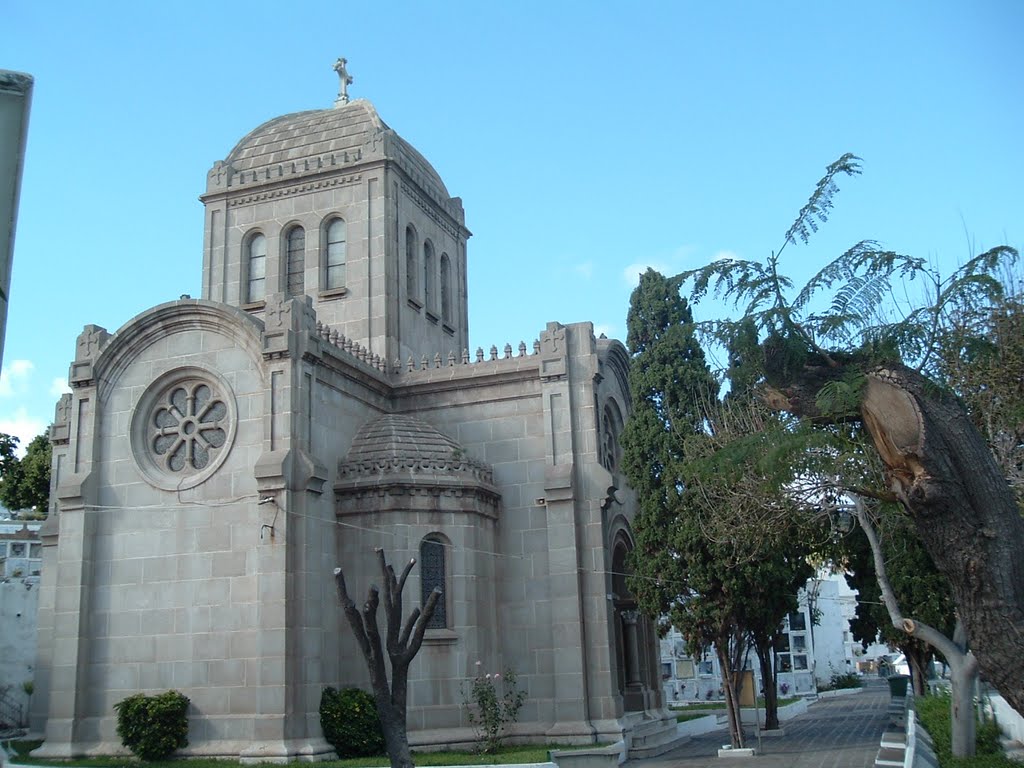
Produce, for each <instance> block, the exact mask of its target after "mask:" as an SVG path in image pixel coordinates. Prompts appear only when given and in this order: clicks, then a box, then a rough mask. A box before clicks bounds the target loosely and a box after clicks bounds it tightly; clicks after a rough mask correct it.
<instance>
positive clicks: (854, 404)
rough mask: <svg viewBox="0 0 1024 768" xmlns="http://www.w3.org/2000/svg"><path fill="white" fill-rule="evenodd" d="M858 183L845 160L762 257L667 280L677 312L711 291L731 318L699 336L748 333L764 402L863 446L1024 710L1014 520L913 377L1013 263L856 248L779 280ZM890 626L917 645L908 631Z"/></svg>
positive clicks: (1020, 524) (941, 403)
mask: <svg viewBox="0 0 1024 768" xmlns="http://www.w3.org/2000/svg"><path fill="white" fill-rule="evenodd" d="M859 173H860V163H859V159H858V158H856V157H855V156H853V155H844V156H843V157H841V158H840V159H839V160H837V161H836V162H835V163H833V164H832V165H830V166H829V167H828V168H827V169H826V173H825V175H824V177H823V178H822V179H821V180H820V181H819V182H818V185H817V186H816V188H815V190H814V192H813V194H812V195H811V197H810V199H809V201H808V203H807V204H806V205H805V206H804V207H803V208H802V209H801V211H800V213H799V214H798V216H797V218H796V220H795V221H794V223H793V225H792V226H791V227H790V228H789V230H788V231H787V232H786V235H785V238H784V243H783V247H782V248H780V249H779V251H777V252H775V253H773V254H772V255H771V256H770V257H769V258H768V259H767V260H765V261H763V262H761V261H745V260H732V261H729V262H715V263H712V264H709V265H707V266H705V267H703V268H700V269H697V270H692V271H689V272H686V273H683V274H682V275H680V276H678V277H679V278H681V279H682V280H683V282H684V284H689V285H690V299H691V301H698V302H699V301H700V300H702V299H703V298H705V297H706V296H707V295H708V294H709V293H711V294H715V295H719V296H722V297H724V298H726V299H727V300H731V301H733V302H735V303H736V304H737V305H738V306H741V307H742V308H743V315H742V317H741V318H739V319H738V320H732V321H719V322H717V323H716V324H715V326H714V328H710V329H709V330H712V331H713V332H714V333H715V334H716V336H717V337H718V338H719V339H720V340H722V341H727V340H728V338H730V337H731V336H732V335H734V334H735V333H737V332H738V330H739V329H740V328H741V327H742V326H744V325H746V324H749V323H753V325H754V327H755V328H756V329H757V331H758V337H759V339H760V340H761V344H760V349H761V361H762V362H761V364H762V369H761V370H762V392H763V394H764V397H765V399H766V401H767V402H768V403H770V404H771V405H772V406H773V407H774V408H776V409H779V410H783V411H787V412H789V413H790V414H793V415H794V416H796V417H799V418H802V419H805V420H807V421H808V423H811V424H813V425H817V426H819V427H821V428H825V429H827V428H829V425H837V424H839V425H854V426H855V427H856V428H858V429H860V430H863V432H864V434H866V435H867V436H868V437H869V438H870V443H871V444H872V445H873V446H874V454H875V457H876V458H877V459H878V460H880V461H881V464H882V466H883V467H884V471H885V475H886V483H885V485H884V486H883V487H884V488H885V489H886V490H885V491H884V492H882V493H878V494H876V495H877V496H879V497H882V498H884V499H885V500H888V501H897V502H898V503H900V504H901V505H902V507H903V508H904V510H905V511H906V513H907V515H908V517H909V518H910V520H911V521H912V522H913V524H914V528H915V530H916V532H917V535H918V537H919V538H920V540H921V542H922V544H923V545H924V547H925V549H926V550H927V552H928V553H929V555H930V556H931V557H932V559H933V561H934V562H935V565H936V567H937V568H938V569H939V571H940V572H942V573H943V575H944V576H945V577H946V578H947V579H948V581H949V583H950V585H951V588H952V590H953V594H954V598H955V602H956V605H957V609H958V612H959V615H960V617H961V618H962V620H963V622H964V625H965V627H966V629H967V632H968V635H969V637H970V640H971V646H972V647H973V648H974V651H975V653H976V654H977V658H978V659H979V660H980V662H981V665H982V668H983V669H984V671H985V674H986V676H987V677H988V679H989V680H990V681H991V682H992V683H993V685H994V686H995V687H996V688H997V689H998V690H999V691H1000V693H1002V694H1003V696H1005V697H1006V699H1007V701H1009V702H1010V704H1011V705H1012V706H1013V707H1014V708H1015V709H1017V710H1018V711H1021V712H1024V666H1022V665H1021V664H1020V663H1019V659H1020V658H1021V657H1022V656H1024V566H1022V565H1021V564H1022V563H1024V519H1022V518H1021V516H1020V514H1019V510H1018V506H1017V502H1016V499H1015V497H1014V494H1013V492H1012V490H1011V489H1010V486H1009V485H1008V483H1007V481H1006V479H1005V476H1004V473H1003V471H1002V469H1001V468H1000V466H999V465H998V464H997V463H996V461H995V460H994V459H993V457H992V454H991V452H990V451H989V447H988V445H987V443H986V441H985V439H984V437H983V436H982V435H981V434H980V433H979V432H978V430H977V428H976V427H975V426H974V424H973V423H972V422H971V420H970V419H969V418H968V416H967V414H966V412H965V411H964V408H963V406H962V404H961V402H960V401H959V400H958V399H957V397H956V396H955V395H954V394H953V393H952V392H950V391H949V390H948V389H944V388H943V387H941V386H940V385H939V383H938V382H936V381H934V380H933V379H932V378H929V377H928V375H927V373H928V372H929V371H930V370H932V367H933V365H934V361H935V359H936V355H937V352H938V350H939V347H940V344H941V339H942V335H943V334H944V333H945V331H946V329H948V327H949V321H950V318H951V317H953V316H955V315H956V314H957V313H962V312H965V311H967V310H970V311H972V312H973V311H975V310H977V311H979V312H983V311H984V309H985V308H987V307H992V306H993V305H994V304H995V303H997V302H998V301H999V300H1000V299H1001V297H1002V296H1003V295H1004V289H1003V284H1002V282H1001V281H1000V280H999V279H998V277H997V275H998V274H999V272H1000V270H1001V269H1004V268H1005V266H1006V265H1007V264H1010V263H1013V262H1014V261H1015V259H1016V257H1017V254H1016V251H1014V250H1013V249H1012V248H1008V247H1005V246H1002V247H998V248H994V249H992V250H990V251H987V252H985V253H983V254H980V255H978V256H975V257H974V258H972V259H970V260H969V261H968V262H967V263H965V264H964V265H962V266H961V267H960V268H958V269H957V270H956V271H954V272H953V273H952V274H950V275H949V276H942V275H940V274H939V273H937V272H935V271H934V270H932V269H930V268H929V267H928V266H927V264H926V263H925V262H924V261H923V260H921V259H917V258H912V257H908V256H904V255H901V254H898V253H895V252H892V251H887V250H884V249H882V248H880V247H879V246H878V244H877V243H874V242H872V241H862V242H860V243H857V244H856V245H854V246H853V247H852V248H850V249H849V250H848V251H847V252H846V253H844V254H842V255H841V256H839V257H838V258H837V259H835V260H834V261H832V262H830V263H829V264H828V265H826V266H825V267H824V268H823V269H822V270H821V271H820V272H818V274H816V275H815V276H814V277H812V278H811V280H810V281H809V282H808V283H807V284H806V285H805V286H804V287H803V288H802V289H800V290H799V291H796V290H794V287H793V282H792V280H791V279H789V278H788V277H786V276H785V275H784V274H782V272H781V271H780V257H781V255H782V253H783V252H784V251H785V248H786V247H787V246H788V245H790V244H794V243H796V242H797V241H798V240H800V241H803V242H805V243H806V242H807V241H808V239H809V237H810V236H811V234H812V233H813V231H815V230H816V228H817V226H818V225H819V224H820V223H822V222H824V221H825V220H826V219H827V217H828V213H829V210H830V209H831V207H832V202H833V198H834V196H835V194H836V192H837V191H838V187H837V180H838V179H839V178H841V177H843V176H852V175H856V174H859ZM912 280H918V281H920V282H921V283H922V285H923V292H924V293H925V294H926V295H927V297H928V298H927V300H925V301H923V302H921V303H920V304H918V305H914V306H907V307H902V308H900V309H901V316H900V317H899V318H898V319H897V320H895V321H894V320H891V319H889V318H885V317H881V316H880V313H879V309H880V307H882V306H885V304H886V301H887V300H890V299H891V297H892V292H891V289H892V286H893V283H894V282H895V281H903V282H908V281H912ZM823 296H824V297H826V298H824V299H823ZM904 628H905V629H906V630H907V631H908V632H909V633H911V634H915V633H916V636H918V637H922V633H923V634H927V631H926V629H927V628H926V627H925V625H923V624H922V623H917V622H907V623H905V624H904Z"/></svg>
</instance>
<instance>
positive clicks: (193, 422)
mask: <svg viewBox="0 0 1024 768" xmlns="http://www.w3.org/2000/svg"><path fill="white" fill-rule="evenodd" d="M237 424H238V414H237V411H236V409H235V398H234V395H233V394H232V392H231V388H230V387H229V386H228V384H227V382H225V381H224V380H223V379H222V378H221V377H220V376H218V375H216V374H214V373H212V372H210V371H206V370H203V369H200V368H178V369H176V370H174V371H170V372H168V373H167V374H165V375H163V376H161V377H160V378H159V379H157V380H156V381H155V382H153V383H152V384H151V385H150V386H149V387H148V388H147V389H146V391H145V393H144V394H143V395H142V397H141V398H140V399H139V403H138V405H137V406H135V413H134V414H133V415H132V428H131V435H132V455H133V456H134V457H135V463H136V465H138V467H139V470H140V471H141V472H142V474H143V475H145V477H146V479H147V480H148V481H149V482H150V483H151V484H152V485H155V486H156V487H157V488H163V489H164V490H166V491H178V490H184V489H186V488H194V487H195V486H197V485H199V484H200V483H202V482H203V481H204V480H206V479H207V478H208V477H209V476H210V475H212V474H213V473H214V472H216V471H217V468H218V467H219V466H220V465H221V464H222V463H224V459H226V458H227V455H228V453H229V452H230V451H231V446H232V444H233V443H234V440H235V429H236V426H237Z"/></svg>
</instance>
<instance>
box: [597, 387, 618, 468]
mask: <svg viewBox="0 0 1024 768" xmlns="http://www.w3.org/2000/svg"><path fill="white" fill-rule="evenodd" d="M621 434H622V415H621V413H620V412H619V406H618V405H616V404H615V401H614V400H609V401H608V402H607V403H606V404H605V406H604V415H603V418H602V420H601V444H600V447H599V455H600V460H601V466H603V467H604V468H605V469H607V470H608V471H609V472H613V473H614V472H617V471H618V469H619V459H620V458H621V453H622V448H621V446H620V445H619V440H620V435H621Z"/></svg>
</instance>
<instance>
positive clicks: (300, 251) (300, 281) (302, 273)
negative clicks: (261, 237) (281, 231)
mask: <svg viewBox="0 0 1024 768" xmlns="http://www.w3.org/2000/svg"><path fill="white" fill-rule="evenodd" d="M285 258H286V262H285V263H286V264H287V265H288V271H287V275H288V282H287V285H286V286H285V292H286V293H287V294H288V295H289V296H302V295H303V294H304V293H305V292H306V230H304V229H303V228H302V227H292V228H291V229H289V230H288V236H287V237H286V238H285Z"/></svg>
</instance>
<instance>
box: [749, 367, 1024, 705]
mask: <svg viewBox="0 0 1024 768" xmlns="http://www.w3.org/2000/svg"><path fill="white" fill-rule="evenodd" d="M850 365H852V363H851V364H849V365H846V366H839V367H835V368H825V367H818V368H807V369H805V370H804V372H803V374H802V375H798V377H799V378H800V381H797V382H790V383H792V384H793V386H788V387H786V388H781V389H777V390H773V391H770V392H769V402H770V403H771V404H772V405H773V406H775V407H781V408H784V409H785V410H788V411H790V412H792V413H794V414H796V415H798V416H808V417H812V418H814V417H819V418H820V417H821V414H820V413H819V412H818V409H817V405H816V403H815V395H816V394H817V392H818V391H819V390H820V388H821V386H822V385H823V384H824V383H825V382H826V381H827V380H829V379H832V380H835V379H839V378H841V377H842V376H843V375H844V374H846V373H848V372H849V371H848V368H849V367H850ZM866 373H867V386H866V388H865V394H864V398H863V401H862V403H861V416H862V418H863V422H864V426H865V428H866V429H867V431H868V433H869V434H870V435H871V438H872V440H873V441H874V444H875V447H876V448H877V449H878V452H879V454H880V456H881V458H882V461H883V462H884V463H885V465H886V468H887V474H888V477H889V481H890V483H891V487H892V490H893V492H894V493H895V495H896V496H897V497H898V498H899V499H900V500H901V501H902V503H903V506H904V507H905V508H906V510H907V513H908V514H909V516H910V518H911V519H912V520H913V522H914V525H915V528H916V529H917V533H918V536H919V537H920V538H921V542H922V543H923V544H924V547H925V549H926V550H927V551H928V554H929V555H931V557H932V559H933V561H934V562H935V565H936V567H937V568H938V569H939V570H940V571H941V572H942V573H943V574H944V575H945V576H946V578H947V579H949V583H950V586H951V587H952V589H953V594H954V597H955V601H956V605H957V611H958V613H959V615H960V617H961V618H962V619H963V622H964V626H965V627H966V629H967V634H968V637H969V638H970V645H971V648H972V649H973V651H974V653H975V654H976V655H977V658H978V661H979V663H980V664H981V668H982V670H983V671H984V673H985V676H986V678H987V679H988V680H989V682H991V683H992V685H993V686H995V688H996V689H997V690H998V691H999V692H1000V693H1001V694H1002V695H1003V697H1004V698H1005V699H1006V700H1007V701H1008V702H1009V704H1010V706H1012V707H1013V708H1014V709H1015V710H1017V712H1020V713H1022V714H1024V664H1022V663H1021V659H1022V658H1024V518H1022V517H1021V512H1020V509H1019V508H1018V506H1017V502H1016V499H1015V498H1014V496H1013V493H1012V491H1011V489H1010V486H1009V484H1008V483H1007V481H1006V478H1005V477H1003V475H1002V473H1001V472H1000V470H999V467H998V465H997V464H996V462H995V460H994V459H993V458H992V454H991V452H990V451H989V448H988V445H987V444H986V443H985V440H984V439H983V438H982V436H981V435H980V434H979V433H978V431H977V429H975V427H974V425H973V424H972V423H971V422H970V420H969V419H968V417H967V414H966V413H965V412H964V410H963V408H962V407H961V406H960V404H959V403H958V402H957V401H956V400H955V399H954V398H953V397H952V395H949V394H947V393H945V392H943V391H941V390H939V388H938V387H936V386H935V385H934V384H932V383H931V382H929V381H928V380H927V379H925V378H924V377H923V376H922V375H921V374H919V373H917V372H916V371H914V370H911V369H910V368H907V367H905V366H902V365H890V366H886V367H884V368H879V367H875V368H873V369H870V370H868V371H866Z"/></svg>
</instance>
